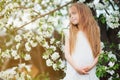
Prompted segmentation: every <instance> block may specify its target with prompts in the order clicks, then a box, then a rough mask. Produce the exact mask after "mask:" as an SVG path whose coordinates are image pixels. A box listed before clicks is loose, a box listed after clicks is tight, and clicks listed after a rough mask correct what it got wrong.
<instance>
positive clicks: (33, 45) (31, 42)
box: [30, 40, 38, 47]
mask: <svg viewBox="0 0 120 80" xmlns="http://www.w3.org/2000/svg"><path fill="white" fill-rule="evenodd" d="M30 44H31V46H32V47H36V46H37V44H38V43H37V42H34V41H33V40H30Z"/></svg>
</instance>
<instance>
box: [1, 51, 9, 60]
mask: <svg viewBox="0 0 120 80" xmlns="http://www.w3.org/2000/svg"><path fill="white" fill-rule="evenodd" d="M1 56H2V57H3V58H11V55H10V50H8V49H7V50H6V51H4V52H2V54H1Z"/></svg>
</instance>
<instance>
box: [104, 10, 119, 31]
mask: <svg viewBox="0 0 120 80" xmlns="http://www.w3.org/2000/svg"><path fill="white" fill-rule="evenodd" d="M119 19H120V13H119V11H113V12H112V13H111V15H108V16H106V22H107V25H108V26H109V27H110V28H112V29H114V28H118V27H119V26H120V23H119Z"/></svg>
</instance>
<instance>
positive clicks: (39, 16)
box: [16, 1, 73, 31]
mask: <svg viewBox="0 0 120 80" xmlns="http://www.w3.org/2000/svg"><path fill="white" fill-rule="evenodd" d="M72 2H73V1H70V2H68V3H66V4H65V5H63V6H60V7H58V8H56V9H54V10H52V11H50V12H48V13H46V14H43V15H38V17H36V18H34V19H33V20H31V21H30V22H28V23H26V24H24V25H22V26H20V27H19V28H17V29H16V31H17V30H19V29H21V28H23V27H24V26H26V25H28V24H30V23H32V22H34V21H36V20H37V19H39V18H41V17H44V16H46V15H49V14H52V13H54V12H55V11H57V10H60V9H61V8H63V7H65V6H67V5H68V4H70V3H72Z"/></svg>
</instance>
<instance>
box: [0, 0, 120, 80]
mask: <svg viewBox="0 0 120 80" xmlns="http://www.w3.org/2000/svg"><path fill="white" fill-rule="evenodd" d="M76 2H81V3H85V4H86V5H88V6H89V7H90V9H91V10H92V12H93V16H94V18H95V19H96V21H97V22H98V24H99V27H100V31H101V47H102V52H101V54H100V57H99V62H98V64H97V72H96V75H97V76H98V77H99V78H100V80H120V1H119V0H0V78H1V79H3V80H60V79H62V78H63V77H64V76H65V70H66V60H65V58H64V36H65V32H66V30H67V29H68V27H69V16H68V7H69V6H70V5H71V4H72V3H76Z"/></svg>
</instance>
